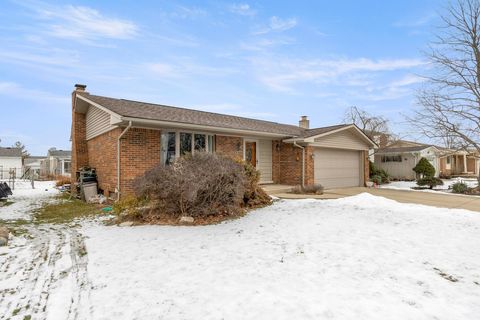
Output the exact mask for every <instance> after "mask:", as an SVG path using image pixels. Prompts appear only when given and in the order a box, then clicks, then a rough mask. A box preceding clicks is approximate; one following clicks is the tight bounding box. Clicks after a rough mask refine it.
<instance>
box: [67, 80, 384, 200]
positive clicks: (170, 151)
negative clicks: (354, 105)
mask: <svg viewBox="0 0 480 320" xmlns="http://www.w3.org/2000/svg"><path fill="white" fill-rule="evenodd" d="M85 88H86V86H85V85H75V90H74V91H73V93H72V132H71V139H72V172H73V173H74V172H76V171H77V170H79V169H80V168H81V167H84V166H90V167H92V168H95V169H96V171H97V176H98V184H99V189H100V190H102V191H103V192H104V194H105V195H107V196H109V195H110V196H111V195H112V193H117V195H120V194H122V195H124V194H127V193H131V192H132V191H133V190H132V181H133V180H134V179H135V178H136V177H138V176H141V175H142V174H143V173H144V172H145V171H147V170H149V169H151V168H153V167H155V166H156V165H158V164H168V163H170V162H171V161H172V160H173V159H174V158H175V157H178V156H180V155H182V154H185V153H189V152H196V151H198V150H206V151H208V152H216V153H220V154H224V155H228V156H231V157H233V158H241V159H244V160H246V161H248V162H251V163H252V165H254V166H255V167H256V168H257V169H258V170H259V171H260V173H261V182H262V183H277V184H287V185H298V184H302V183H304V184H305V185H311V184H322V185H323V186H324V187H326V188H340V187H350V186H363V185H364V184H365V181H366V179H368V159H367V156H368V150H369V149H371V148H373V147H375V143H374V142H373V141H371V140H370V139H369V138H368V137H367V136H366V135H365V134H364V133H363V132H362V131H361V130H360V129H359V128H357V127H356V126H355V125H335V126H330V127H323V128H314V129H310V128H309V120H307V117H302V118H301V120H300V122H299V126H294V125H287V124H280V123H275V122H269V121H262V120H256V119H248V118H243V117H236V116H230V115H223V114H217V113H211V112H204V111H197V110H191V109H184V108H177V107H171V106H165V105H158V104H151V103H144V102H137V101H130V100H123V99H114V98H108V97H102V96H97V95H91V94H89V93H88V92H86V91H85ZM212 169H214V168H212ZM72 177H75V174H72Z"/></svg>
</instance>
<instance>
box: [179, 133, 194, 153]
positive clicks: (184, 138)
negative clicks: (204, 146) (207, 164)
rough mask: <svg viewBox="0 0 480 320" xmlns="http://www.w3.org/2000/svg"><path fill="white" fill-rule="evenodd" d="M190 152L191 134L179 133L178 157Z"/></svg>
mask: <svg viewBox="0 0 480 320" xmlns="http://www.w3.org/2000/svg"><path fill="white" fill-rule="evenodd" d="M191 152H192V134H191V133H187V132H180V155H181V156H183V155H185V154H186V153H191Z"/></svg>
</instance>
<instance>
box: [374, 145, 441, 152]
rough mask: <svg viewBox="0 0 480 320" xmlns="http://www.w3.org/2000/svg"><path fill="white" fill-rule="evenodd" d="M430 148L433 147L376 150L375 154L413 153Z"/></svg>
mask: <svg viewBox="0 0 480 320" xmlns="http://www.w3.org/2000/svg"><path fill="white" fill-rule="evenodd" d="M430 147H435V146H432V145H421V146H412V147H398V148H382V149H378V150H377V152H376V153H402V152H415V151H422V150H425V149H428V148H430Z"/></svg>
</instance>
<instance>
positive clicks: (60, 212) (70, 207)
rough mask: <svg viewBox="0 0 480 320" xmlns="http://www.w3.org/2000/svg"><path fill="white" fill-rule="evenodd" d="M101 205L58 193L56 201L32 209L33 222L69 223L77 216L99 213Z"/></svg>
mask: <svg viewBox="0 0 480 320" xmlns="http://www.w3.org/2000/svg"><path fill="white" fill-rule="evenodd" d="M102 207H103V206H99V205H95V204H90V203H86V202H83V201H80V200H78V199H69V197H68V195H66V194H65V195H60V196H58V197H57V198H56V201H54V202H52V203H46V204H45V205H43V206H42V207H41V208H40V209H37V210H35V211H34V214H33V222H34V223H35V224H42V223H69V222H72V221H73V220H75V219H77V218H84V217H90V216H94V215H97V214H99V213H100V209H101V208H102Z"/></svg>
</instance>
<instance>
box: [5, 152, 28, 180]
mask: <svg viewBox="0 0 480 320" xmlns="http://www.w3.org/2000/svg"><path fill="white" fill-rule="evenodd" d="M22 167H23V162H22V150H21V149H19V148H2V147H0V179H8V178H9V177H10V176H11V175H12V174H13V175H14V176H15V178H17V179H18V178H20V177H21V176H22Z"/></svg>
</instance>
